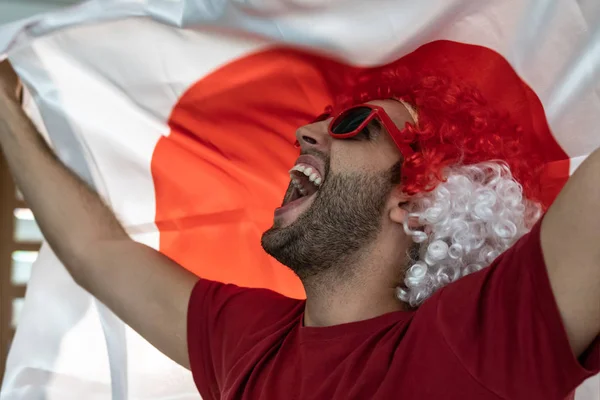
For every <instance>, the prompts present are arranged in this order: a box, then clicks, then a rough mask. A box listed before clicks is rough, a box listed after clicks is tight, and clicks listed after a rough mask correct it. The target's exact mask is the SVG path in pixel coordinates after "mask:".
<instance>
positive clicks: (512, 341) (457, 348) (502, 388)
mask: <svg viewBox="0 0 600 400" xmlns="http://www.w3.org/2000/svg"><path fill="white" fill-rule="evenodd" d="M540 226H541V221H540V222H538V224H536V226H535V227H534V228H533V229H532V230H531V232H530V233H529V234H527V235H525V236H524V237H523V238H521V240H519V241H518V242H517V243H516V244H515V245H514V246H513V247H512V248H511V249H509V250H508V251H506V252H505V253H504V254H502V255H501V256H500V257H498V259H496V261H494V263H493V264H492V265H491V266H490V267H488V268H486V269H484V270H482V271H479V272H477V273H475V274H472V275H469V276H467V277H465V278H462V279H460V280H459V281H457V282H455V283H453V284H451V285H449V286H447V287H446V288H444V289H442V290H441V292H440V293H439V294H438V295H437V296H434V298H432V300H433V301H435V302H437V318H436V319H437V321H438V326H439V329H440V331H441V333H442V336H443V337H444V339H445V341H446V343H447V345H448V346H449V347H450V350H451V351H452V352H453V353H454V355H455V356H456V357H457V358H458V359H459V361H460V363H461V364H462V365H463V366H464V367H465V368H466V369H467V371H468V372H469V373H470V374H471V376H472V377H473V378H474V379H476V380H478V381H479V383H480V384H481V385H483V386H485V387H486V388H487V389H488V390H489V391H491V392H493V393H495V394H496V395H497V396H498V397H499V398H501V399H507V400H508V399H510V400H519V399H523V400H535V399H544V400H552V399H557V400H563V399H565V398H566V397H568V396H570V395H571V394H572V392H573V391H574V390H575V389H576V388H577V386H579V385H580V384H581V383H582V382H583V381H584V380H585V379H586V378H588V377H590V376H592V375H594V374H597V373H598V372H600V340H598V339H597V340H596V341H595V342H594V343H593V344H591V345H590V347H589V348H588V350H587V351H586V352H585V353H584V354H583V355H582V356H581V357H580V358H579V360H578V359H576V358H575V357H574V355H573V353H572V351H571V347H570V345H569V341H568V337H567V333H566V330H565V328H564V326H563V323H562V319H561V316H560V314H559V311H558V306H557V304H556V301H555V299H554V294H553V292H552V289H551V286H550V280H549V277H548V273H547V270H546V265H545V263H544V258H543V255H542V248H541V244H540Z"/></svg>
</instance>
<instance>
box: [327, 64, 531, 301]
mask: <svg viewBox="0 0 600 400" xmlns="http://www.w3.org/2000/svg"><path fill="white" fill-rule="evenodd" d="M352 82H353V84H352V85H350V89H349V90H346V91H344V92H342V93H338V94H337V96H336V102H335V105H334V106H333V107H332V109H331V111H332V112H334V113H335V112H338V111H340V110H342V109H344V108H345V107H347V106H349V105H353V104H360V103H365V102H367V101H370V100H375V99H387V98H397V99H401V100H403V101H405V102H407V103H409V104H411V105H413V106H414V108H415V109H416V111H417V113H418V123H417V124H416V125H413V124H410V123H406V126H405V127H404V129H403V133H404V135H405V137H406V142H407V143H409V144H410V146H411V147H412V148H413V149H414V150H415V154H413V155H411V156H409V157H408V158H406V159H404V160H402V165H401V184H402V187H403V190H404V192H405V193H407V194H409V195H411V196H412V197H411V201H410V202H409V204H408V206H407V211H408V212H409V214H408V217H407V220H406V221H405V224H404V228H405V232H406V233H407V234H408V235H410V236H412V238H413V241H414V242H415V246H416V247H418V257H416V258H415V257H413V258H414V259H411V260H410V262H409V265H408V266H407V269H406V273H405V276H404V285H403V286H402V287H399V288H398V291H397V293H398V297H399V298H400V299H401V300H402V301H405V302H407V303H409V304H410V305H412V306H418V305H419V304H421V303H422V302H423V301H424V300H425V299H427V298H428V297H429V296H430V295H431V294H432V293H433V292H434V291H435V290H436V289H438V288H440V287H443V286H444V285H446V284H448V283H450V282H452V281H455V280H456V279H458V278H460V277H462V276H464V275H466V274H468V273H471V272H474V271H478V270H480V269H482V268H484V267H486V266H488V265H489V264H490V263H491V262H492V261H493V260H494V259H495V258H496V257H497V256H498V255H499V254H501V253H502V252H503V251H505V250H506V249H508V248H509V247H510V246H511V245H512V244H513V243H514V242H515V241H516V240H518V239H519V238H520V237H521V236H522V235H524V234H525V233H526V232H528V231H529V230H530V229H531V227H532V226H533V224H534V223H535V222H536V221H537V220H538V219H539V217H540V215H541V212H542V206H541V204H540V203H538V202H537V199H538V193H539V186H538V182H539V180H538V179H536V176H537V174H538V171H539V166H540V165H541V162H540V160H538V159H537V157H536V155H535V152H531V151H529V149H527V148H526V144H525V142H524V141H523V140H522V139H523V129H522V128H521V127H520V126H519V125H518V124H517V123H515V121H513V120H511V118H510V116H509V115H508V114H507V113H502V112H500V111H498V110H497V109H495V108H494V107H493V106H491V105H490V104H489V103H488V101H486V99H484V98H483V96H482V95H481V93H480V92H479V91H478V90H477V89H476V88H474V87H470V86H469V85H468V84H465V83H463V82H455V81H452V80H451V79H450V78H448V77H446V76H443V75H441V74H436V73H435V72H427V71H422V72H419V73H418V74H415V73H411V72H410V71H409V70H408V69H406V68H401V67H394V66H387V67H382V68H378V69H372V70H369V71H366V72H361V73H360V74H358V76H354V77H353V78H352ZM415 224H417V225H418V226H419V229H416V230H415V229H411V228H410V226H414V225H415Z"/></svg>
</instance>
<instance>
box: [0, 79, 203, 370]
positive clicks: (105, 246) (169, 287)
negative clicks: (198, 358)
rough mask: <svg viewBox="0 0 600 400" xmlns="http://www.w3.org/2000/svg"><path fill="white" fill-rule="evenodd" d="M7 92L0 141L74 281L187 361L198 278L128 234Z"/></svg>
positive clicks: (0, 102)
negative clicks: (190, 312) (189, 316)
mask: <svg viewBox="0 0 600 400" xmlns="http://www.w3.org/2000/svg"><path fill="white" fill-rule="evenodd" d="M1 83H2V82H1V80H0V84H1ZM0 86H1V85H0ZM6 93H7V92H6V91H5V93H4V94H3V93H2V90H0V114H1V115H0V146H1V147H2V150H3V152H4V154H5V156H6V158H7V160H8V164H9V166H10V168H11V170H12V173H13V176H14V177H15V180H16V183H17V185H18V186H19V188H20V189H21V191H22V192H23V195H24V197H25V200H26V201H27V203H28V205H29V206H30V207H31V209H32V211H33V213H34V215H35V217H36V219H37V221H38V223H39V226H40V229H41V231H42V233H43V234H44V237H45V238H46V240H47V241H48V243H49V244H50V246H51V247H52V248H53V250H54V252H55V253H56V255H57V256H58V258H59V259H60V260H61V261H62V262H63V264H64V265H65V267H66V268H67V269H68V270H69V272H70V273H71V275H72V276H73V278H74V279H75V281H76V282H77V283H78V284H79V285H81V286H82V287H83V288H85V289H86V290H88V291H89V292H90V293H91V294H92V295H94V296H95V297H97V298H98V299H99V300H100V301H101V302H102V303H104V304H105V305H106V306H108V307H109V308H110V309H111V310H113V311H114V312H115V313H116V314H117V315H118V316H119V317H121V319H123V321H124V322H125V323H127V324H128V325H129V326H131V327H132V328H133V329H135V330H136V331H137V332H138V333H139V334H141V335H142V336H143V337H145V338H146V339H147V340H148V341H149V342H150V343H152V344H153V345H154V346H156V347H157V348H158V349H159V350H161V351H163V352H164V353H165V354H167V355H168V356H169V357H171V358H172V359H174V360H175V361H177V362H178V363H180V364H181V365H184V366H187V365H188V356H187V342H186V322H187V319H186V318H187V304H188V300H189V298H190V294H191V292H192V289H193V287H194V285H195V283H196V281H197V280H198V278H197V277H196V276H195V275H193V274H192V273H190V272H189V271H187V270H185V269H184V268H182V267H181V266H179V265H177V264H176V263H175V262H173V261H172V260H170V259H169V258H168V257H166V256H164V255H162V254H161V253H159V252H158V251H156V250H154V249H151V248H150V247H147V246H144V245H142V244H139V243H137V242H135V241H133V240H131V239H130V238H129V236H128V235H127V233H126V232H125V230H124V229H123V227H122V226H121V225H120V223H119V221H118V220H117V218H116V217H115V216H114V214H113V213H112V211H111V210H110V209H109V208H108V207H107V206H106V205H105V204H104V203H103V202H102V200H101V199H100V198H99V196H98V195H97V194H96V193H95V192H94V191H93V190H92V189H90V188H89V187H88V186H87V185H86V184H85V183H84V182H82V181H81V180H80V179H79V178H78V177H77V176H76V175H74V174H73V173H72V172H71V171H69V170H68V169H67V168H66V167H65V166H64V165H63V164H62V163H61V162H60V161H59V160H58V159H57V158H56V157H55V156H54V153H53V152H52V151H51V150H50V149H49V148H48V146H47V145H46V143H45V142H44V140H43V138H42V137H41V136H40V135H39V134H38V132H37V130H36V129H35V127H34V126H33V124H32V123H31V122H30V121H29V119H28V118H27V116H26V115H25V114H24V113H23V111H22V110H21V108H20V106H19V105H18V104H17V102H16V101H15V99H14V98H13V99H10V98H9V97H8V95H7V94H6Z"/></svg>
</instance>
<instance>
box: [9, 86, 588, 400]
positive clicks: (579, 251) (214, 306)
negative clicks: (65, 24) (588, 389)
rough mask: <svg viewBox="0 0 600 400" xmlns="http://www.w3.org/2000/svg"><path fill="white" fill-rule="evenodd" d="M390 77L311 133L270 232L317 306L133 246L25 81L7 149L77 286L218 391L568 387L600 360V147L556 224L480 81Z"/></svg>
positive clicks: (409, 393) (501, 393)
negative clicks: (41, 122)
mask: <svg viewBox="0 0 600 400" xmlns="http://www.w3.org/2000/svg"><path fill="white" fill-rule="evenodd" d="M386 76H389V77H391V78H389V79H387V80H386V79H382V80H380V81H378V83H374V81H369V80H366V81H361V82H359V83H358V84H357V87H356V88H353V89H352V90H351V91H350V92H349V93H346V94H345V95H343V96H340V98H339V100H338V101H337V102H336V104H335V105H334V107H333V109H331V110H329V111H328V112H327V113H326V114H324V115H323V116H321V117H320V118H317V120H316V121H315V122H314V123H312V124H309V125H306V126H304V127H301V128H300V129H298V131H297V134H296V136H297V139H298V144H299V146H300V150H301V155H300V157H299V158H298V160H297V162H296V164H295V165H294V166H293V167H292V168H291V170H290V175H291V182H290V186H289V189H288V191H287V193H286V195H285V197H284V201H283V204H282V207H281V208H279V209H277V210H276V211H275V217H274V224H273V227H272V228H271V229H269V230H268V231H267V232H266V233H265V234H264V235H263V238H262V244H263V247H264V248H265V250H266V251H267V252H269V253H270V254H271V255H272V256H274V257H275V258H277V259H278V260H279V261H281V262H282V263H284V264H285V265H287V266H288V267H289V268H291V269H292V270H293V271H294V272H295V273H296V274H297V275H298V276H299V277H300V279H301V280H302V282H303V284H304V287H305V289H306V294H307V299H306V301H298V300H293V299H289V298H286V297H283V296H281V295H279V294H277V293H274V292H271V291H268V290H260V289H246V288H239V287H236V286H233V285H224V284H220V283H217V282H210V281H207V280H203V279H201V278H200V279H198V278H197V277H195V276H193V275H192V274H190V273H188V272H186V271H185V270H184V269H183V268H180V267H178V266H177V265H176V264H175V263H174V262H172V261H171V260H169V259H168V258H166V257H164V256H163V255H161V254H160V253H158V252H156V251H154V250H152V249H150V248H148V247H146V246H143V245H141V244H138V243H136V242H133V241H132V240H130V239H129V237H128V236H127V234H126V233H125V231H124V230H123V228H122V227H121V226H120V224H119V222H118V221H117V220H116V218H115V217H114V215H113V214H112V213H111V211H110V210H109V209H108V208H107V207H106V206H105V205H104V204H103V203H102V202H101V200H100V199H99V198H98V196H97V195H96V194H95V193H94V192H93V191H91V190H90V189H88V188H87V187H86V186H85V185H84V184H83V183H82V182H81V181H79V180H78V179H77V178H76V177H74V176H73V174H71V173H70V172H69V171H68V170H67V169H66V168H65V167H64V166H63V165H62V164H61V163H60V162H59V161H58V160H57V159H56V158H55V157H54V155H53V154H52V152H51V151H50V150H49V149H48V147H47V146H46V144H45V143H44V142H43V140H42V139H41V138H40V136H39V135H38V134H37V132H36V131H35V128H34V127H33V125H32V124H31V123H30V121H28V119H27V118H26V116H25V115H24V114H23V112H22V111H21V109H20V107H19V104H18V101H17V99H16V96H15V95H14V90H13V88H12V87H10V85H9V84H8V83H7V81H5V82H2V86H3V87H2V90H1V91H0V93H1V94H0V110H1V111H0V121H2V123H1V125H0V144H1V146H2V149H3V151H4V153H5V156H6V158H7V160H8V163H9V165H10V167H11V169H12V171H13V174H14V177H15V180H16V182H17V184H18V186H19V187H20V189H21V191H22V192H23V194H24V196H25V199H26V201H27V202H28V204H29V205H30V207H31V208H32V210H33V212H34V213H35V215H36V218H37V220H38V223H39V225H40V228H41V230H42V232H43V233H44V235H45V238H46V239H47V241H48V242H49V244H50V245H51V246H52V248H53V249H54V251H55V252H56V254H57V255H58V257H59V258H60V259H61V260H62V262H63V263H64V264H65V266H66V268H67V269H68V270H69V272H70V273H71V274H72V276H73V278H74V279H75V281H76V282H77V283H78V284H80V285H81V286H83V287H84V288H85V289H87V290H88V291H90V292H91V293H92V294H93V295H95V296H96V297H97V298H98V299H99V300H101V301H102V302H103V303H105V304H106V305H107V306H108V307H110V308H111V309H112V310H113V311H114V312H115V313H117V315H119V316H120V317H121V318H122V319H123V320H124V321H125V322H126V323H128V324H129V325H130V326H131V327H133V328H134V329H135V330H137V331H138V332H139V333H140V334H141V335H142V336H144V337H145V338H147V339H148V340H149V341H150V342H151V343H153V344H154V345H155V346H156V347H157V348H159V349H160V350H161V351H163V352H164V353H165V354H167V355H168V356H169V357H171V358H173V359H174V360H175V361H177V362H178V363H180V364H182V365H184V366H186V367H189V368H191V370H192V373H193V374H194V378H195V382H196V384H197V386H198V389H199V391H200V393H201V395H202V397H203V398H204V399H259V398H260V399H282V398H297V399H388V398H396V397H397V398H405V399H440V398H443V399H459V398H460V399H528V400H530V399H563V398H565V397H567V396H568V395H569V394H570V393H571V392H572V391H573V390H574V389H575V388H576V387H577V386H578V385H579V384H580V383H581V382H582V381H583V380H584V379H585V378H587V377H589V376H591V375H593V374H594V373H597V372H598V371H599V370H600V355H599V354H598V353H599V350H600V348H599V346H600V343H599V342H598V340H596V338H597V336H598V334H599V333H600V249H599V247H598V246H597V244H596V239H595V238H596V237H598V234H600V214H599V213H597V212H596V206H597V204H599V202H600V188H599V187H600V185H598V184H597V183H596V182H597V177H596V176H597V172H598V171H599V170H600V153H599V152H595V153H594V154H592V155H591V156H590V157H589V158H588V160H587V161H586V162H585V163H584V164H583V165H582V166H581V167H580V168H579V169H578V171H577V172H576V174H575V175H574V176H573V177H572V178H571V180H570V181H569V183H568V184H567V186H566V187H565V188H564V189H563V191H562V193H561V194H560V196H559V197H558V198H557V199H556V201H555V203H554V204H553V205H552V207H550V209H549V210H548V211H547V213H546V214H545V215H544V217H543V220H542V219H541V213H542V209H543V207H542V206H541V205H539V204H538V203H536V201H535V200H536V189H535V171H534V170H533V169H532V166H534V165H535V157H525V156H524V155H525V153H524V150H523V149H521V148H519V146H518V144H519V143H520V141H519V138H520V136H519V135H520V134H521V133H520V131H519V129H518V127H516V125H514V124H512V123H510V120H509V119H507V118H506V117H504V116H502V115H500V114H498V113H495V112H494V111H493V110H490V109H489V107H487V106H486V103H485V101H484V100H483V99H481V96H480V95H478V93H477V91H476V89H474V88H468V87H462V86H460V85H459V84H456V83H453V82H451V81H448V80H447V79H445V78H443V77H436V76H425V77H422V78H420V79H419V80H418V81H416V82H413V83H412V84H411V85H400V84H399V83H398V80H399V79H400V78H399V76H400V75H399V74H388V75H386ZM525 150H527V149H525ZM527 197H529V198H527ZM528 231H530V232H529V233H527V232H528ZM490 264H491V265H490ZM214 267H215V268H219V266H214ZM486 267H487V268H486ZM467 275H468V276H467Z"/></svg>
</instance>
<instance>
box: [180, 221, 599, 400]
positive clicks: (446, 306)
mask: <svg viewBox="0 0 600 400" xmlns="http://www.w3.org/2000/svg"><path fill="white" fill-rule="evenodd" d="M539 225H540V224H538V225H536V227H535V228H534V229H533V230H532V231H531V233H530V234H528V235H526V236H525V237H523V238H522V239H521V240H520V241H519V242H517V243H516V244H515V245H514V246H513V247H512V248H511V249H509V250H508V251H506V252H505V253H504V254H503V255H501V256H500V257H498V259H497V260H496V261H495V262H494V263H493V264H492V265H491V266H490V267H489V268H486V269H484V270H483V271H480V272H477V273H474V274H472V275H469V276H467V277H465V278H462V279H460V280H459V281H458V282H455V283H453V284H451V285H449V286H447V287H445V288H443V289H441V290H439V291H438V292H436V293H435V294H434V295H433V296H432V297H431V298H430V299H428V300H427V301H426V302H425V303H424V304H423V305H422V306H421V307H420V308H419V309H418V310H416V311H413V312H402V311H399V312H393V313H389V314H385V315H382V316H379V317H377V318H373V319H370V320H365V321H359V322H353V323H349V324H343V325H337V326H332V327H324V328H323V327H322V328H315V327H304V326H303V324H302V321H303V311H304V301H299V300H293V299H290V298H287V297H284V296H282V295H280V294H277V293H275V292H272V291H270V290H264V289H247V288H240V287H237V286H234V285H224V284H221V283H216V282H211V281H207V280H200V281H199V282H198V285H197V286H196V288H195V289H194V291H193V294H192V297H191V300H190V306H189V317H188V319H189V320H188V346H189V356H190V363H191V367H192V373H193V375H194V380H195V382H196V385H197V387H198V389H199V391H200V393H201V395H202V398H203V399H204V400H211V399H223V400H233V399H244V400H249V399H261V400H282V399H285V400H292V399H318V400H321V399H323V400H331V399H369V400H370V399H385V400H388V399H418V400H428V399H432V400H440V399H444V400H452V399H460V400H471V399H476V400H488V399H489V400H492V399H493V400H499V399H505V400H508V399H510V400H518V399H523V400H536V399H540V400H542V399H543V400H553V399H557V400H562V399H564V398H566V397H568V396H570V394H572V392H573V390H574V389H575V388H576V387H577V386H578V385H579V384H580V383H582V382H583V381H584V380H585V379H586V378H587V377H590V376H592V375H594V374H595V373H598V372H599V371H600V340H596V342H595V343H594V344H593V345H592V346H590V348H589V349H588V351H587V352H586V354H584V355H583V356H582V357H581V358H580V360H579V361H578V360H576V359H575V357H574V356H573V354H572V352H571V348H570V346H569V343H568V339H567V335H566V332H565V329H564V327H563V325H562V320H561V318H560V315H559V312H558V308H557V305H556V302H555V300H554V296H553V293H552V291H551V288H550V282H549V279H548V275H547V272H546V268H545V264H544V261H543V258H542V250H541V246H540V239H539V237H540V228H539Z"/></svg>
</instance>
